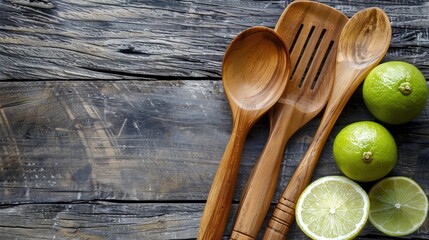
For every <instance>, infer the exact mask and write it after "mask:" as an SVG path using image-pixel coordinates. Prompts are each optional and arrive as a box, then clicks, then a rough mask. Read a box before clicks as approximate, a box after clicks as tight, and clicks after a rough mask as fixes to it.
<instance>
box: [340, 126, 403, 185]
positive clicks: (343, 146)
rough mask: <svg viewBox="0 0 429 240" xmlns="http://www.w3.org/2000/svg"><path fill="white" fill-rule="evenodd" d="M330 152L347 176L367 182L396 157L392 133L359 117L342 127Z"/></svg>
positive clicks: (381, 173) (383, 172)
mask: <svg viewBox="0 0 429 240" xmlns="http://www.w3.org/2000/svg"><path fill="white" fill-rule="evenodd" d="M333 154H334V159H335V162H336V163H337V166H338V167H339V169H340V170H341V172H343V173H344V175H346V176H347V177H349V178H351V179H353V180H356V181H360V182H370V181H375V180H378V179H381V178H382V177H384V176H386V175H387V174H388V173H389V172H390V171H391V170H392V168H393V167H394V165H395V164H396V160H397V147H396V143H395V140H394V138H393V136H392V135H391V134H390V132H389V131H388V130H387V129H386V128H385V127H383V126H382V125H380V124H378V123H376V122H371V121H362V122H355V123H352V124H350V125H348V126H346V127H345V128H343V129H342V130H341V131H340V132H339V133H338V135H337V136H336V137H335V140H334V146H333Z"/></svg>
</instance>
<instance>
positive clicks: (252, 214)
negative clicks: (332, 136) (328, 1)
mask: <svg viewBox="0 0 429 240" xmlns="http://www.w3.org/2000/svg"><path fill="white" fill-rule="evenodd" d="M347 20H348V18H347V17H346V16H345V15H344V14H342V13H341V12H339V11H337V10H335V9H334V8H331V7H329V6H327V5H324V4H321V3H317V2H311V1H297V2H294V3H292V4H290V5H289V6H288V7H287V8H286V10H285V11H284V13H283V14H282V16H281V17H280V19H279V21H278V23H277V26H276V28H275V31H276V32H277V33H279V35H280V36H281V37H282V38H283V40H284V41H285V43H286V45H287V47H288V48H289V50H290V55H291V66H292V74H291V78H290V79H289V80H288V81H289V82H288V84H287V87H286V90H285V91H284V92H283V95H282V97H281V98H280V99H279V101H278V102H277V103H276V105H275V106H274V108H273V110H272V112H271V113H272V114H271V132H270V136H269V138H268V141H267V144H266V146H265V148H264V150H263V152H262V154H261V156H260V158H259V160H258V162H257V164H256V166H255V168H254V170H253V172H252V174H251V176H250V178H249V180H248V182H247V185H246V188H245V190H244V193H243V195H242V199H241V201H240V206H239V209H238V212H237V218H236V222H235V224H234V228H233V232H232V234H231V239H255V238H256V237H257V235H258V232H259V229H260V227H261V225H262V223H263V220H264V218H265V216H266V214H267V212H268V209H269V207H270V203H271V200H272V198H273V195H274V192H275V189H276V186H277V180H278V176H279V173H280V165H281V160H282V159H283V153H284V149H285V145H286V143H287V141H288V140H289V138H290V137H291V136H292V135H293V134H294V133H295V132H296V131H297V130H298V129H299V128H301V127H302V126H303V125H304V124H306V123H307V122H308V121H310V120H311V119H312V118H314V117H315V116H316V115H317V114H318V113H319V112H320V111H321V110H322V108H323V107H324V105H325V104H326V102H327V99H328V97H329V94H330V92H331V89H332V85H333V80H334V75H335V74H334V73H335V59H336V49H337V42H338V38H339V36H340V34H341V30H342V29H343V27H344V25H345V24H346V22H347Z"/></svg>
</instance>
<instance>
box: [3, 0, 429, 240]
mask: <svg viewBox="0 0 429 240" xmlns="http://www.w3.org/2000/svg"><path fill="white" fill-rule="evenodd" d="M320 2H323V3H326V4H328V5H330V6H332V7H335V8H337V9H339V10H341V11H343V12H344V13H345V14H346V15H347V16H352V15H353V14H354V13H355V12H357V11H358V10H361V9H363V8H365V7H370V6H378V7H381V8H382V9H384V10H385V11H386V13H387V14H388V15H389V17H390V20H391V22H392V27H393V36H392V42H391V46H390V49H389V52H388V54H387V56H386V57H385V59H384V60H383V61H389V60H402V61H407V62H411V63H413V64H415V65H416V66H417V67H418V68H419V69H420V70H421V71H422V72H423V73H424V75H425V77H426V79H428V80H429V30H428V25H429V14H428V13H429V2H428V1H427V0H412V1H411V0H396V1H390V0H374V1H371V3H369V1H366V0H359V1H346V0H324V1H320ZM289 3H290V1H286V2H285V1H268V0H266V1H256V0H253V1H251V0H241V1H240V0H225V1H204V0H189V1H179V0H177V1H172V0H169V1H166V0H164V1H162V0H160V1H158V0H88V1H86V0H85V1H83V0H82V1H81V0H56V1H51V0H0V79H1V80H2V81H1V82H0V170H1V171H0V239H194V238H195V237H196V234H197V231H198V225H199V220H200V217H201V214H202V211H203V208H204V204H205V199H206V197H207V194H208V191H209V189H210V186H211V182H212V179H213V176H214V173H215V171H216V169H217V166H218V163H219V160H220V157H221V155H222V154H223V150H224V148H225V146H226V143H227V140H228V138H229V134H230V130H231V115H230V111H229V107H228V104H227V102H226V99H225V96H224V92H223V87H222V83H221V63H222V57H223V53H224V51H225V48H226V46H227V45H228V44H229V42H230V41H231V39H232V38H233V37H235V36H236V35H237V34H238V33H239V32H240V31H242V30H244V29H246V28H248V27H251V26H255V25H262V26H267V27H274V25H275V23H276V21H277V19H278V17H279V16H280V14H281V13H282V11H283V10H284V8H285V6H286V5H287V4H289ZM360 120H374V118H373V117H372V116H371V114H369V112H368V111H367V109H366V108H365V106H364V105H363V101H362V96H361V88H359V89H358V90H357V91H356V93H355V94H354V95H353V97H352V99H351V100H350V101H349V103H348V104H347V106H346V108H345V109H344V112H343V113H342V115H341V116H340V118H339V120H338V121H337V123H336V125H335V127H334V129H333V131H332V133H331V136H330V137H329V139H328V142H327V143H326V146H325V148H324V152H323V153H322V156H321V159H320V161H319V164H318V167H317V169H316V173H315V175H314V179H316V178H319V177H321V176H325V175H333V174H341V173H340V172H339V170H338V168H337V167H336V165H335V164H334V161H333V157H332V143H333V139H334V137H335V135H336V134H337V133H338V132H339V130H340V129H342V128H343V127H344V126H346V125H348V124H350V123H352V122H356V121H360ZM319 121H320V116H318V117H316V118H315V119H314V120H313V121H311V122H310V123H309V124H307V125H306V126H305V127H304V128H302V129H301V130H300V131H299V132H298V133H296V134H295V135H294V136H293V138H292V139H291V140H290V141H289V143H288V145H287V148H286V150H285V155H284V161H283V164H282V167H281V176H280V179H279V184H278V188H277V192H276V196H275V197H274V199H273V204H274V203H275V201H276V199H277V198H278V197H279V194H280V193H281V191H282V189H283V188H284V187H285V185H286V183H287V182H288V178H289V177H290V176H291V174H292V172H293V171H294V169H295V167H296V166H297V164H298V162H299V160H300V158H301V156H302V155H303V154H304V152H305V151H306V148H307V146H308V145H309V143H310V141H311V138H312V135H313V133H314V132H315V130H316V129H317V126H318V123H319ZM428 123H429V103H428V107H427V108H426V110H425V112H424V113H423V114H422V115H420V116H419V117H417V118H416V119H415V120H413V121H412V122H410V123H407V124H403V125H400V126H386V127H387V128H388V129H389V130H390V131H391V133H392V134H393V136H394V137H395V139H396V141H397V145H398V149H399V156H398V157H399V159H398V163H397V165H396V166H395V168H394V169H393V171H392V172H391V173H390V175H404V176H408V177H411V178H413V179H414V180H416V181H417V182H418V183H419V184H420V185H421V186H422V187H423V189H424V191H425V192H426V193H428V192H429V126H428ZM267 132H268V124H267V118H266V117H264V118H262V119H261V120H260V121H259V122H258V123H257V124H256V125H255V127H254V128H253V129H252V131H251V132H250V134H249V136H248V139H247V142H246V146H245V149H244V152H243V159H242V165H241V169H240V176H239V182H238V187H237V191H236V195H235V202H234V211H233V213H232V215H233V214H234V212H235V209H236V207H237V204H238V200H239V198H240V194H241V191H242V190H243V187H244V184H245V182H246V179H247V177H248V176H249V174H250V171H251V169H252V167H253V165H254V163H255V161H256V159H257V158H258V156H259V154H260V152H261V150H262V148H263V146H264V144H265V140H266V137H267ZM364 187H366V188H368V187H370V184H365V185H364ZM230 219H231V220H230V223H229V225H228V229H227V231H226V232H225V236H226V237H227V236H228V234H229V232H230V230H231V225H232V221H233V220H232V219H233V216H231V218H230ZM289 238H290V239H303V238H305V236H304V235H303V234H302V232H301V231H300V230H299V229H298V228H297V227H296V226H294V228H293V231H292V232H291V233H290V235H289ZM411 238H413V239H429V223H428V222H426V223H425V224H424V225H423V227H421V228H420V229H419V230H418V231H417V232H416V233H414V234H412V235H410V236H408V237H405V239H411ZM358 239H393V238H388V237H386V236H383V235H382V234H381V233H380V232H378V231H377V230H375V229H374V228H373V227H372V226H371V225H370V224H368V225H367V226H366V228H365V229H364V230H363V232H362V233H361V234H360V236H359V237H358ZM395 239H396V238H395Z"/></svg>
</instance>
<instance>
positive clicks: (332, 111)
mask: <svg viewBox="0 0 429 240" xmlns="http://www.w3.org/2000/svg"><path fill="white" fill-rule="evenodd" d="M391 35H392V30H391V27H390V22H389V18H388V17H387V15H386V14H385V13H384V12H383V11H382V10H381V9H379V8H368V9H364V10H362V11H360V12H358V13H356V14H355V15H354V16H353V17H352V18H351V19H350V20H349V22H348V23H347V24H346V25H345V27H344V29H343V31H342V33H341V36H340V40H339V44H338V50H337V60H336V62H337V63H336V74H335V82H334V88H333V90H332V93H331V96H330V97H329V100H328V103H327V105H326V109H325V112H324V115H323V117H322V120H321V123H320V126H319V128H318V129H317V132H316V134H315V136H314V138H313V140H312V142H311V144H310V147H309V149H308V150H307V152H306V154H305V155H304V157H303V159H302V160H301V162H300V164H299V166H298V168H297V169H296V171H295V173H294V174H293V176H292V178H291V179H290V181H289V183H288V185H287V186H286V189H285V191H284V192H283V195H282V197H281V198H280V200H279V202H278V204H277V206H276V209H275V210H274V212H273V215H272V217H271V219H270V221H269V223H268V228H267V231H266V232H265V235H264V239H270V240H275V239H284V238H285V236H286V234H287V232H288V231H289V228H290V226H291V225H292V224H293V222H294V219H295V204H296V201H297V200H298V197H299V195H300V194H301V193H302V191H303V190H304V189H305V187H306V186H307V185H308V184H309V182H310V180H311V176H312V174H313V171H314V168H315V167H316V164H317V161H318V158H319V156H320V153H321V151H322V149H323V146H324V144H325V142H326V140H327V138H328V136H329V134H330V132H331V130H332V127H333V126H334V124H335V122H336V120H337V119H338V117H339V115H340V113H341V111H342V110H343V108H344V106H345V105H346V103H347V101H348V100H349V98H350V97H351V96H352V94H353V93H354V92H355V90H356V88H357V87H358V86H359V85H360V84H361V83H362V81H363V79H364V78H365V77H366V75H367V74H368V73H369V71H370V70H371V69H372V68H374V67H375V66H376V65H377V64H378V63H379V62H380V61H381V59H382V58H383V57H384V56H385V54H386V52H387V49H388V48H389V45H390V39H391Z"/></svg>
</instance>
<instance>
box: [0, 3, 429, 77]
mask: <svg viewBox="0 0 429 240" xmlns="http://www.w3.org/2000/svg"><path fill="white" fill-rule="evenodd" d="M290 2H291V1H286V4H285V2H284V1H244V0H228V1H210V2H206V1H201V0H192V1H166V0H164V1H141V0H106V1H104V0H93V1H80V0H57V1H50V0H43V1H40V0H39V1H30V0H2V1H0V12H1V14H0V66H2V68H0V79H11V78H13V79H94V78H98V79H135V78H139V79H171V78H180V77H182V78H183V79H189V78H187V77H195V78H208V79H212V78H219V77H220V69H221V68H220V66H221V59H222V56H223V53H224V51H225V48H226V46H227V44H228V43H229V42H230V41H231V39H232V38H233V37H234V36H235V35H236V34H238V32H240V31H242V30H244V29H246V28H248V27H251V26H255V25H262V26H267V27H273V28H274V26H275V23H276V22H277V19H278V18H279V16H280V14H281V13H282V11H283V9H284V7H285V5H287V4H288V3H290ZM319 2H322V3H325V4H328V5H330V6H332V7H335V8H337V9H338V10H340V11H343V12H344V13H345V14H347V16H351V15H353V13H355V12H357V11H358V10H360V9H362V8H364V7H368V6H378V7H381V8H382V9H383V10H384V11H386V13H387V14H388V16H389V17H390V19H391V22H392V27H393V39H392V44H391V48H390V50H389V53H388V56H387V58H386V59H400V60H406V61H410V62H412V63H414V64H416V65H417V66H419V67H420V68H421V69H422V71H423V72H424V73H425V74H429V64H428V60H427V59H428V57H427V56H428V55H427V53H428V52H429V31H428V25H429V24H428V23H429V16H428V15H427V14H426V13H427V12H428V11H429V6H428V5H427V4H425V2H426V1H424V0H414V1H406V0H400V1H394V2H392V1H388V0H385V1H382V0H377V1H371V2H370V3H369V2H367V1H364V0H360V1H353V2H350V1H344V0H322V1H319Z"/></svg>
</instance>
